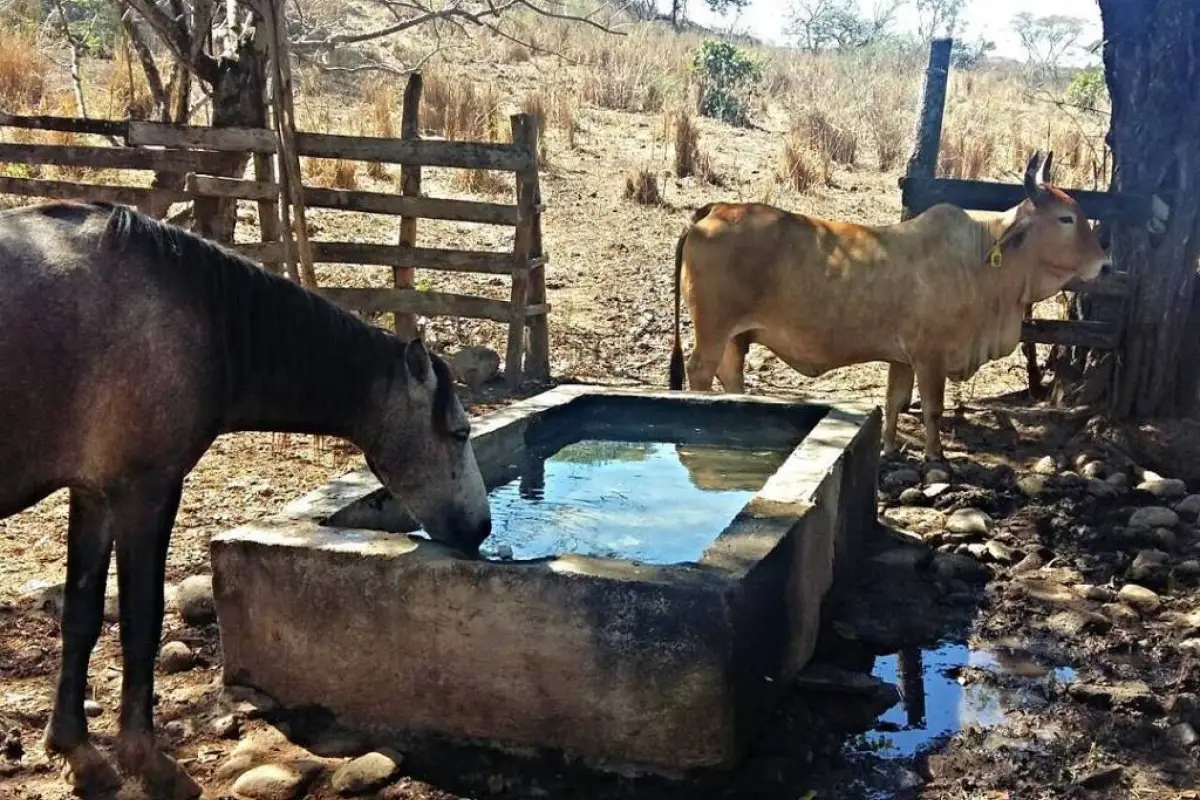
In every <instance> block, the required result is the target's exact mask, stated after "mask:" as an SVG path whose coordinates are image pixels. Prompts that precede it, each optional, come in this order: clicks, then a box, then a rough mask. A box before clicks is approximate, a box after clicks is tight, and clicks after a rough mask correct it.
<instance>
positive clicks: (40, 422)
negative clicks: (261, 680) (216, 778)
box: [0, 203, 491, 797]
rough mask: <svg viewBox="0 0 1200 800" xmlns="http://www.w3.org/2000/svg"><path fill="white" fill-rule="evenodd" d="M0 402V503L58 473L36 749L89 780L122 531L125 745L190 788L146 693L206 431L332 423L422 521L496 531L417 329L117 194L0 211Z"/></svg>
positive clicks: (159, 774) (138, 759)
mask: <svg viewBox="0 0 1200 800" xmlns="http://www.w3.org/2000/svg"><path fill="white" fill-rule="evenodd" d="M0 421H2V424H3V435H0V517H4V516H8V515H11V514H14V513H16V512H18V511H21V510H22V509H24V508H27V507H28V506H30V505H32V504H34V503H36V502H38V501H39V500H41V499H42V498H44V497H46V496H47V495H48V494H50V493H51V492H53V491H55V490H57V489H60V488H63V487H67V488H69V489H70V522H69V525H68V528H67V580H66V596H65V602H64V605H63V611H62V638H63V648H62V661H61V666H60V671H59V677H58V688H57V692H56V695H55V699H54V709H53V712H52V714H51V718H50V724H49V726H48V728H47V731H46V747H47V750H48V751H50V752H52V753H57V754H61V755H62V756H64V757H65V758H66V760H67V762H68V764H69V766H70V768H71V772H72V775H73V778H74V781H75V784H76V787H77V789H79V790H81V791H84V792H86V793H90V792H94V791H107V790H111V789H112V788H115V787H116V786H118V785H119V784H120V777H119V776H118V774H117V772H116V771H115V770H114V769H113V768H112V767H111V766H110V765H109V764H108V762H107V761H106V760H105V759H104V758H103V756H101V755H100V753H99V751H97V750H96V749H95V748H94V747H93V746H92V745H91V744H90V743H89V742H88V732H87V723H86V720H85V718H84V713H83V701H84V689H85V684H86V680H87V668H88V661H89V659H90V657H91V652H92V649H93V647H94V646H95V644H96V640H97V638H98V636H99V634H100V627H101V621H102V615H103V604H104V586H105V581H106V579H107V576H108V568H109V560H110V557H111V554H112V550H113V546H114V545H115V546H116V551H117V576H118V581H119V601H120V621H121V624H120V631H121V647H122V655H123V658H124V674H123V676H122V677H123V680H122V685H121V711H120V731H119V734H118V737H117V743H116V748H115V749H116V756H117V762H118V764H119V765H120V767H121V769H122V771H123V772H125V774H127V775H131V776H137V777H140V778H141V779H143V781H144V782H145V785H146V786H147V787H148V788H149V789H150V790H151V793H152V795H154V796H156V797H189V796H195V795H196V794H199V790H198V787H196V785H195V784H194V783H193V782H192V781H191V779H190V778H188V777H187V776H186V774H184V773H183V771H182V770H180V769H179V768H178V767H177V765H175V763H174V762H173V761H172V760H171V759H170V758H169V757H168V756H166V755H165V754H163V753H161V752H159V751H158V750H156V749H155V747H154V735H153V733H154V728H153V725H154V723H153V714H152V710H151V700H152V697H153V682H154V662H155V659H156V657H157V653H158V647H159V638H160V636H161V633H162V614H163V577H164V566H165V561H166V555H167V543H168V540H169V538H170V534H171V528H172V526H173V524H174V521H175V513H176V511H177V509H178V505H179V496H180V491H181V488H182V485H183V479H184V476H185V475H187V474H188V472H190V471H191V470H192V468H193V467H194V466H195V465H196V462H197V461H199V460H200V457H201V456H202V455H203V454H204V452H205V451H206V450H207V449H208V447H209V445H210V444H211V443H212V441H213V439H215V438H216V437H217V436H218V435H220V434H222V433H225V432H230V431H245V430H259V431H280V432H294V433H311V434H325V435H331V436H338V437H342V438H344V439H347V440H349V441H350V442H352V443H353V444H355V445H357V446H358V447H359V448H361V449H362V451H363V452H364V454H365V455H366V456H367V459H368V462H369V463H370V464H371V468H372V469H373V470H374V471H375V474H376V475H377V476H378V477H379V479H380V481H381V482H382V483H383V484H384V485H385V486H387V487H388V489H389V490H391V491H392V492H393V493H395V494H396V495H397V497H398V498H399V499H401V501H402V502H404V503H405V505H407V507H408V508H409V510H410V511H411V512H412V514H413V516H414V517H416V518H417V519H418V520H420V521H421V522H422V523H423V525H424V528H425V530H426V531H427V532H428V533H429V535H430V536H431V537H433V538H434V539H437V540H439V541H442V542H445V543H447V544H449V545H452V546H454V547H456V548H459V549H461V550H463V551H466V552H468V553H475V552H477V551H478V546H479V544H480V543H481V542H482V541H483V540H484V539H485V538H487V536H488V534H489V532H490V530H491V515H490V512H489V509H488V501H487V494H486V492H485V489H484V485H483V480H482V478H481V477H480V474H479V468H478V467H477V466H476V463H475V455H474V451H473V450H472V448H471V445H470V443H469V441H468V434H469V423H468V419H467V416H466V414H465V412H464V411H463V408H462V406H461V405H460V404H459V402H458V399H457V398H456V397H455V395H454V392H453V388H452V385H451V381H450V376H449V371H448V370H447V368H446V365H445V364H444V363H443V362H442V361H441V360H440V359H438V358H437V357H436V356H435V355H431V354H430V353H428V352H427V350H426V348H425V347H424V346H423V345H422V344H421V342H420V341H412V342H404V341H401V340H399V339H397V338H396V337H394V336H392V335H391V334H388V333H386V332H384V331H381V330H379V329H377V328H375V327H373V326H371V325H368V324H366V323H364V322H362V321H360V320H358V319H357V318H356V317H354V316H353V315H351V314H350V313H348V312H346V311H343V310H341V309H339V308H337V307H336V306H334V305H333V304H332V303H330V302H329V301H327V300H325V299H323V298H321V297H318V296H317V295H315V294H313V293H311V292H308V291H305V290H304V289H302V288H300V287H299V286H297V285H295V284H294V283H291V282H289V281H287V280H284V279H283V278H280V277H277V276H274V275H271V274H269V273H267V272H265V271H263V270H261V269H259V268H258V267H256V266H255V265H254V264H252V263H250V262H249V261H246V260H244V259H242V258H239V257H237V256H235V255H232V254H230V253H228V252H227V251H225V250H223V249H221V248H219V247H217V246H216V245H214V244H211V243H209V242H206V241H205V240H203V239H201V238H199V237H197V236H193V235H192V234H190V233H187V232H185V231H183V230H180V229H178V228H175V227H172V226H169V225H165V224H163V223H160V222H157V221H156V220H153V219H150V218H148V217H145V216H143V215H141V214H138V213H137V212H135V211H133V210H131V209H129V208H126V207H124V206H111V205H104V204H95V205H78V204H73V203H50V204H45V205H40V206H34V207H29V208H23V209H17V210H13V211H8V212H4V213H2V214H0Z"/></svg>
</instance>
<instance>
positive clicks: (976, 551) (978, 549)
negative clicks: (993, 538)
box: [967, 544, 988, 561]
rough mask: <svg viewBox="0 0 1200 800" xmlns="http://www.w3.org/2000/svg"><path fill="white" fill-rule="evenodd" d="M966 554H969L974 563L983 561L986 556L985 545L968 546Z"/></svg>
mask: <svg viewBox="0 0 1200 800" xmlns="http://www.w3.org/2000/svg"><path fill="white" fill-rule="evenodd" d="M967 552H968V553H970V554H971V558H974V559H975V560H976V561H983V560H984V559H986V558H987V555H988V549H987V545H985V544H969V545H967Z"/></svg>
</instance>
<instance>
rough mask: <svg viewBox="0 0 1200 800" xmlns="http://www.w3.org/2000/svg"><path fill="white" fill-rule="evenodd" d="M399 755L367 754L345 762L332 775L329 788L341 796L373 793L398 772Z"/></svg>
mask: <svg viewBox="0 0 1200 800" xmlns="http://www.w3.org/2000/svg"><path fill="white" fill-rule="evenodd" d="M399 760H400V756H399V754H396V753H392V754H387V755H385V754H384V753H378V752H376V753H367V754H366V755H365V756H359V757H358V758H356V759H354V760H353V761H349V762H347V763H346V764H345V765H343V766H342V768H341V769H339V770H338V771H337V772H335V773H334V774H333V780H332V781H331V782H330V786H332V787H333V790H334V791H335V792H337V793H339V794H341V795H356V794H365V793H367V792H373V791H375V790H377V789H381V788H383V787H384V786H386V785H387V784H388V783H389V782H390V781H391V780H392V778H393V777H395V775H396V773H397V772H398V771H399V770H400V764H399V763H398V761H399Z"/></svg>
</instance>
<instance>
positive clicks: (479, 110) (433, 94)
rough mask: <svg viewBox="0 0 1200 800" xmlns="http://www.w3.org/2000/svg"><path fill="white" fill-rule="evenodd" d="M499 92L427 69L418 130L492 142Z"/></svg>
mask: <svg viewBox="0 0 1200 800" xmlns="http://www.w3.org/2000/svg"><path fill="white" fill-rule="evenodd" d="M499 108H500V93H499V89H498V88H497V87H496V85H495V84H491V83H489V84H487V85H486V86H485V87H483V88H482V89H481V88H480V86H479V84H476V83H474V82H471V81H466V80H462V79H459V78H453V77H451V76H448V75H446V74H443V73H442V72H440V71H435V70H431V71H430V72H429V73H427V74H426V76H425V86H424V89H423V91H422V94H421V127H422V128H424V129H425V130H426V131H428V132H430V133H433V134H436V135H439V136H442V137H444V138H446V139H459V140H465V141H488V142H494V141H499V139H500V123H499V119H498V112H499Z"/></svg>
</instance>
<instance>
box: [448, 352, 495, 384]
mask: <svg viewBox="0 0 1200 800" xmlns="http://www.w3.org/2000/svg"><path fill="white" fill-rule="evenodd" d="M447 363H448V364H449V365H450V370H451V371H452V372H453V373H454V376H455V377H456V378H458V379H459V380H460V381H462V382H463V383H465V384H466V385H467V386H469V387H471V388H472V389H478V388H479V387H480V386H483V385H484V384H485V383H487V382H488V381H490V380H492V379H493V378H495V377H496V376H497V375H499V374H500V355H499V354H498V353H497V352H496V351H495V350H492V349H491V348H490V347H464V348H463V349H462V350H459V351H457V352H455V353H454V354H452V355H451V356H450V357H449V358H448V359H447Z"/></svg>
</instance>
